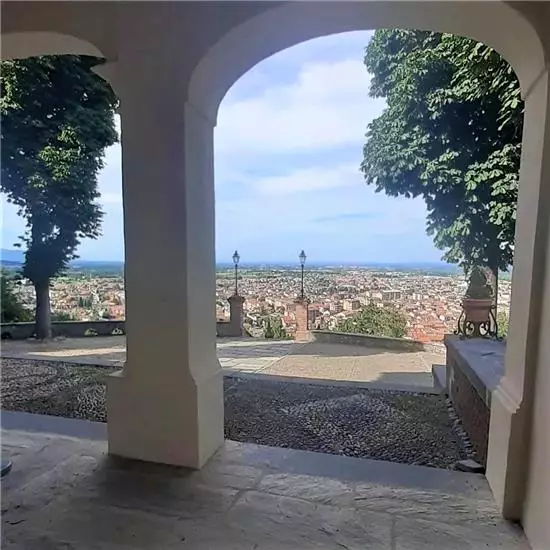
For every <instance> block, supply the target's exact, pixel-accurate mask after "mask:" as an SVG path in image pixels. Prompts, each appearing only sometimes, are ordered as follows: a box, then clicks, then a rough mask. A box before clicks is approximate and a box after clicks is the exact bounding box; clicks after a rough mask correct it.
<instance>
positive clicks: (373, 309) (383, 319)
mask: <svg viewBox="0 0 550 550" xmlns="http://www.w3.org/2000/svg"><path fill="white" fill-rule="evenodd" d="M406 328H407V318H406V317H405V316H404V315H403V314H402V313H400V312H399V311H397V310H396V309H394V308H392V307H378V306H377V305H376V304H369V305H367V306H365V307H363V308H361V309H360V310H359V313H358V314H357V315H356V316H354V317H350V318H348V319H344V320H342V321H340V322H339V323H338V324H337V325H336V327H335V328H334V331H335V332H350V333H355V334H369V335H371V336H389V337H391V338H403V336H405V333H406Z"/></svg>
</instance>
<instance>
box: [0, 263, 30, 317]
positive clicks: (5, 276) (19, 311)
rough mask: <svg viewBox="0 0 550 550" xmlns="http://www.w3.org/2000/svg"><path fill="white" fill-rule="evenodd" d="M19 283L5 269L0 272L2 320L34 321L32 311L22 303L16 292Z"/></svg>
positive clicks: (0, 315)
mask: <svg viewBox="0 0 550 550" xmlns="http://www.w3.org/2000/svg"><path fill="white" fill-rule="evenodd" d="M18 283H19V280H18V279H17V277H14V276H13V275H11V274H10V273H8V272H7V271H5V270H2V271H1V272H0V322H2V323H22V322H27V321H32V313H31V312H30V311H29V310H28V309H26V308H25V307H24V306H23V304H22V303H21V301H20V299H19V297H18V296H17V294H16V293H15V287H16V285H17V284H18Z"/></svg>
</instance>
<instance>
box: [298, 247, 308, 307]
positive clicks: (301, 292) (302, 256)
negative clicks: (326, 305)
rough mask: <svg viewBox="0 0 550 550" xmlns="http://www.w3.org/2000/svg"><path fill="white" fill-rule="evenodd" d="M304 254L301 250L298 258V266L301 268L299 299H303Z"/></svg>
mask: <svg viewBox="0 0 550 550" xmlns="http://www.w3.org/2000/svg"><path fill="white" fill-rule="evenodd" d="M306 257H307V256H306V253H305V252H304V251H303V250H302V252H300V255H299V256H298V258H300V266H301V267H302V285H301V290H300V298H301V299H302V300H303V299H304V265H305V263H306Z"/></svg>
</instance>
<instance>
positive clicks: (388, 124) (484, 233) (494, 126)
mask: <svg viewBox="0 0 550 550" xmlns="http://www.w3.org/2000/svg"><path fill="white" fill-rule="evenodd" d="M365 65H366V67H367V69H368V70H369V72H371V73H372V75H373V77H372V81H371V88H370V95H371V96H372V97H385V98H386V101H387V107H386V109H385V110H384V112H383V113H382V115H381V116H379V117H378V118H376V119H374V120H373V121H372V122H371V123H370V124H369V126H368V130H367V136H366V137H367V141H366V144H365V147H364V159H363V163H362V165H361V169H362V171H363V173H364V176H365V180H366V182H367V183H368V184H370V185H374V186H376V190H377V191H384V192H385V193H386V194H387V195H390V196H405V197H418V196H420V197H423V199H424V200H425V202H426V206H427V209H428V219H427V232H428V234H430V235H434V241H435V244H436V246H437V247H438V248H440V249H442V250H445V253H444V259H445V260H447V261H449V262H453V263H458V264H460V265H462V266H463V267H464V268H465V269H467V270H468V269H470V268H471V267H472V266H473V265H480V266H485V267H488V268H490V269H491V271H492V273H493V274H494V277H495V283H494V284H495V289H494V290H495V297H496V295H497V288H496V276H497V274H498V270H499V269H500V270H506V269H507V268H508V267H509V266H510V265H511V264H512V259H513V246H514V231H515V218H516V201H517V186H518V179H519V162H520V149H521V133H522V124H523V102H522V100H521V97H520V88H519V82H518V80H517V78H516V76H515V74H514V72H513V70H512V68H511V67H510V65H509V64H508V63H507V62H506V61H504V60H503V59H502V58H501V57H500V56H499V55H498V54H497V53H496V52H495V51H494V50H492V49H491V48H489V47H488V46H485V45H483V44H480V43H478V42H475V41H473V40H470V39H468V38H463V37H459V36H454V35H449V34H440V33H434V32H424V31H408V30H407V31H406V30H378V31H376V32H375V34H374V37H373V39H372V40H371V42H370V43H369V45H368V46H367V49H366V55H365Z"/></svg>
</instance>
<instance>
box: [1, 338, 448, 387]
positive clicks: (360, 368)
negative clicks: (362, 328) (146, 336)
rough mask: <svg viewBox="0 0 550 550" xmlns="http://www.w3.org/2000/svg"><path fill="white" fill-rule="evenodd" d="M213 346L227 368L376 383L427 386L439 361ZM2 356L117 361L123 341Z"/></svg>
mask: <svg viewBox="0 0 550 550" xmlns="http://www.w3.org/2000/svg"><path fill="white" fill-rule="evenodd" d="M217 350H218V358H219V360H220V364H221V366H222V367H223V368H224V369H226V370H227V371H228V372H244V373H262V374H270V375H277V376H284V377H298V378H307V379H311V380H341V381H353V382H365V383H369V384H373V383H374V384H376V385H379V386H380V387H405V386H415V387H423V388H432V387H433V379H432V375H431V365H432V363H444V362H445V361H444V357H443V356H442V355H439V354H433V353H428V352H405V351H400V350H388V349H377V348H367V347H363V346H351V345H342V344H325V343H317V342H311V343H307V344H300V343H295V342H293V341H292V340H280V341H274V340H261V339H256V338H221V339H218V340H217ZM2 356H3V357H8V358H18V359H48V360H60V361H65V362H70V361H72V362H77V363H80V364H93V365H97V364H104V365H111V366H122V365H123V364H124V361H125V359H126V342H125V337H124V336H109V337H93V338H92V337H90V338H67V339H59V340H55V341H53V342H47V343H41V342H32V341H17V340H14V341H3V342H2Z"/></svg>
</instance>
